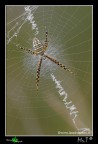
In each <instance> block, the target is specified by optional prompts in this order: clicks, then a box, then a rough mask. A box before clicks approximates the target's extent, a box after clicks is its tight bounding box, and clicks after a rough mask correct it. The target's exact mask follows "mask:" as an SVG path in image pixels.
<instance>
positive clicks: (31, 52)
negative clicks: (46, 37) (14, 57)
mask: <svg viewBox="0 0 98 144" xmlns="http://www.w3.org/2000/svg"><path fill="white" fill-rule="evenodd" d="M17 47H18V48H20V49H21V50H24V51H25V52H27V53H30V54H33V55H34V54H36V53H35V52H34V51H32V50H31V49H27V48H24V47H21V46H17Z"/></svg>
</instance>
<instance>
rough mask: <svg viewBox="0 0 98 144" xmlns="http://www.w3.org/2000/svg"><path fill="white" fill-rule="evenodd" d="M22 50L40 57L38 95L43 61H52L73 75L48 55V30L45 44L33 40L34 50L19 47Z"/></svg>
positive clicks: (37, 80) (37, 83)
mask: <svg viewBox="0 0 98 144" xmlns="http://www.w3.org/2000/svg"><path fill="white" fill-rule="evenodd" d="M19 48H20V49H22V50H24V51H26V52H28V53H30V54H32V55H36V56H37V55H40V59H39V61H38V64H37V73H36V88H37V93H38V86H39V78H40V70H41V64H42V61H43V59H45V58H47V59H49V60H50V61H52V62H53V63H55V64H57V65H58V66H60V67H61V68H63V69H64V70H66V71H69V72H70V73H73V72H72V71H71V70H70V69H69V68H68V67H66V66H65V65H63V64H61V63H60V62H59V61H58V60H56V59H55V58H53V57H51V56H49V55H47V54H46V53H45V52H46V51H47V49H48V31H47V30H46V38H45V42H44V44H43V43H42V42H41V41H40V40H39V39H38V38H36V37H35V38H33V49H34V50H31V49H27V48H24V47H19Z"/></svg>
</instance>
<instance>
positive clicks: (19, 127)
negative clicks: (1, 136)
mask: <svg viewBox="0 0 98 144" xmlns="http://www.w3.org/2000/svg"><path fill="white" fill-rule="evenodd" d="M31 7H34V6H31ZM24 12H25V10H24V6H6V36H7V39H8V37H9V38H11V37H12V38H11V41H10V42H9V43H8V44H6V135H58V131H62V132H68V131H73V132H74V131H77V129H76V127H75V125H74V124H73V122H72V117H71V116H70V115H69V110H68V109H66V107H65V105H64V102H63V101H62V99H61V97H60V95H59V94H58V89H56V88H55V86H56V85H55V83H54V82H53V80H52V79H51V73H53V74H54V76H55V77H56V79H57V80H58V81H62V82H61V85H62V87H63V88H64V90H65V91H66V93H67V94H68V100H69V101H72V102H73V104H74V105H75V106H76V108H77V110H78V111H79V114H78V117H77V119H76V124H77V127H78V128H84V127H86V128H90V129H91V130H92V6H38V7H37V8H36V9H35V10H32V13H33V12H34V14H33V16H34V20H35V23H36V24H37V27H38V30H39V34H38V35H37V37H38V38H39V39H40V40H41V41H42V42H44V41H45V26H46V27H47V30H48V40H49V47H48V50H47V52H46V53H47V54H49V55H51V56H52V57H54V58H56V59H58V60H59V61H60V62H61V63H63V64H64V65H67V66H68V67H69V68H70V69H71V70H72V71H73V72H74V73H75V74H76V76H74V75H72V74H70V73H68V72H66V71H64V70H63V69H61V68H59V67H58V66H56V65H55V64H54V63H52V62H51V61H49V60H47V59H46V60H43V63H42V68H41V75H40V83H39V95H38V96H36V80H35V79H36V68H37V62H38V60H39V57H38V56H37V57H36V56H33V55H30V54H28V53H26V52H24V51H22V50H20V49H19V48H18V47H17V46H16V45H20V46H22V47H25V48H31V49H32V47H33V42H32V40H33V38H34V34H35V30H32V25H31V24H30V22H29V21H27V22H26V23H25V24H23V25H22V23H23V21H24V18H25V16H24V17H22V16H21V15H22V14H24ZM16 18H17V19H16ZM21 25H22V27H21V28H20V30H19V33H18V35H17V36H16V37H13V35H14V34H15V32H17V30H18V29H19V27H20V26H21Z"/></svg>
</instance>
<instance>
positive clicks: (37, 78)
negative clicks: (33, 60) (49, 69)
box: [36, 57, 42, 92]
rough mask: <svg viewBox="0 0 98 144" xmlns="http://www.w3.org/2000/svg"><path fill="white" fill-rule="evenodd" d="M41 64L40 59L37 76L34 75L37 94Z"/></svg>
mask: <svg viewBox="0 0 98 144" xmlns="http://www.w3.org/2000/svg"><path fill="white" fill-rule="evenodd" d="M41 64H42V57H41V59H40V60H39V62H38V67H37V74H36V87H37V92H38V84H39V78H40V69H41Z"/></svg>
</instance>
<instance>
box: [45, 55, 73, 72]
mask: <svg viewBox="0 0 98 144" xmlns="http://www.w3.org/2000/svg"><path fill="white" fill-rule="evenodd" d="M44 56H45V57H46V58H48V59H49V60H51V61H52V62H54V63H55V64H57V65H58V66H60V67H61V68H63V69H64V70H66V71H69V72H70V73H73V72H72V71H71V70H70V69H69V68H68V67H66V66H64V65H63V64H61V63H60V62H59V61H57V60H56V59H54V58H52V57H51V56H49V55H46V54H44Z"/></svg>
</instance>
